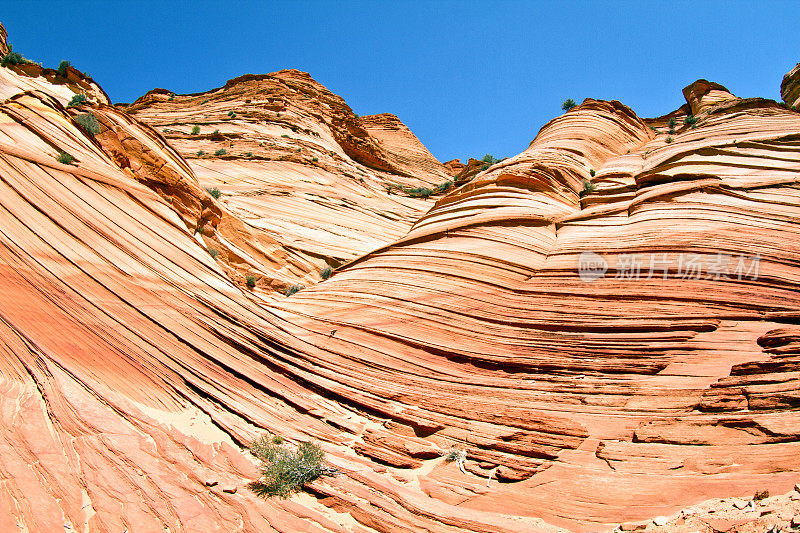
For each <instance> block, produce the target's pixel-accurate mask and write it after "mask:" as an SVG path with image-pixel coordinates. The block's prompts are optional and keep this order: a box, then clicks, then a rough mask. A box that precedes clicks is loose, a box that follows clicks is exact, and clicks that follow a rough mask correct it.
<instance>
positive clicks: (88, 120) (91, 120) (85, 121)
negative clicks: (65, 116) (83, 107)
mask: <svg viewBox="0 0 800 533" xmlns="http://www.w3.org/2000/svg"><path fill="white" fill-rule="evenodd" d="M75 122H77V123H78V124H80V125H81V128H83V130H84V131H85V132H86V133H88V134H89V135H91V136H92V137H94V136H95V135H97V134H98V133H100V123H99V122H97V117H96V116H94V115H93V114H92V113H83V114H81V115H78V116H76V117H75Z"/></svg>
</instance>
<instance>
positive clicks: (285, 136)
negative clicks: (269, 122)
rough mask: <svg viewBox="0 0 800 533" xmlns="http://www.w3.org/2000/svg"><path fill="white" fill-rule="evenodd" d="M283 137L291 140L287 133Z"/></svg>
mask: <svg viewBox="0 0 800 533" xmlns="http://www.w3.org/2000/svg"><path fill="white" fill-rule="evenodd" d="M281 137H283V138H284V139H289V138H290V137H289V136H288V135H286V134H285V133H284V134H283V135H281Z"/></svg>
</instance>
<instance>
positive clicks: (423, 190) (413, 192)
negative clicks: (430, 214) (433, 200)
mask: <svg viewBox="0 0 800 533" xmlns="http://www.w3.org/2000/svg"><path fill="white" fill-rule="evenodd" d="M406 192H407V193H408V195H409V196H410V197H411V198H428V197H429V196H430V195H431V194H433V190H431V189H429V188H427V187H414V188H411V189H406Z"/></svg>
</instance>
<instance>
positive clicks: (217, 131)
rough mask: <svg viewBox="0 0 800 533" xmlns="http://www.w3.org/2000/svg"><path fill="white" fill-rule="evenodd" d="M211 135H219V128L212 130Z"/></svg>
mask: <svg viewBox="0 0 800 533" xmlns="http://www.w3.org/2000/svg"><path fill="white" fill-rule="evenodd" d="M211 135H219V130H214V133H212V134H211Z"/></svg>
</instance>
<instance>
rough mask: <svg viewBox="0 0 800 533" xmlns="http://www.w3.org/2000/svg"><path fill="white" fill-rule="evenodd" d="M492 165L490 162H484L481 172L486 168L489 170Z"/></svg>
mask: <svg viewBox="0 0 800 533" xmlns="http://www.w3.org/2000/svg"><path fill="white" fill-rule="evenodd" d="M490 166H491V165H490V164H489V163H484V164H482V165H481V172H482V171H484V170H488V169H489V167H490Z"/></svg>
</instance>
